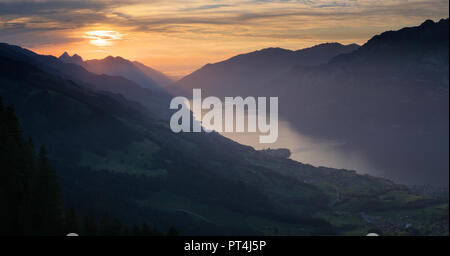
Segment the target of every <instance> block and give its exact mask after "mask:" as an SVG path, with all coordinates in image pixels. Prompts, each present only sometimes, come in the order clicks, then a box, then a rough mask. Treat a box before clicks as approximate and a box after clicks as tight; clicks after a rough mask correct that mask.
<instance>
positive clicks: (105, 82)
mask: <svg viewBox="0 0 450 256" xmlns="http://www.w3.org/2000/svg"><path fill="white" fill-rule="evenodd" d="M0 55H1V56H5V57H8V58H12V59H15V60H18V61H21V62H24V63H28V64H30V65H33V66H37V67H39V68H40V69H41V70H43V71H45V72H47V73H49V74H52V75H57V76H61V77H63V78H64V79H68V80H72V81H73V82H75V83H76V84H78V85H82V86H84V87H86V88H89V89H91V90H94V91H96V92H100V93H109V94H110V93H114V94H118V95H121V96H118V97H126V98H127V99H128V100H131V101H135V102H138V103H140V104H142V105H143V106H145V107H146V108H147V110H148V111H150V112H151V113H152V114H153V115H154V116H157V117H159V118H167V117H168V115H169V112H168V108H167V106H168V104H169V102H170V99H171V96H170V95H169V94H168V93H166V92H165V91H164V90H163V89H162V88H160V87H159V86H158V87H157V88H153V89H148V88H143V87H142V86H140V85H138V84H137V83H135V82H133V81H130V80H127V79H126V78H123V77H120V76H110V75H104V74H102V75H98V74H94V73H91V72H89V71H87V70H86V69H85V68H83V67H81V66H80V65H78V64H73V63H71V62H76V60H77V59H78V60H79V59H81V57H80V58H78V57H76V56H77V55H74V56H72V57H70V56H69V55H68V54H63V55H62V59H65V60H66V61H67V62H65V61H62V60H60V59H58V58H56V57H54V56H45V55H39V54H36V53H34V52H32V51H29V50H26V49H23V48H21V47H18V46H14V45H8V44H4V43H0ZM67 57H68V58H67ZM74 57H75V58H74ZM69 58H70V59H69Z"/></svg>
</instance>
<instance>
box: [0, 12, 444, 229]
mask: <svg viewBox="0 0 450 256" xmlns="http://www.w3.org/2000/svg"><path fill="white" fill-rule="evenodd" d="M444 23H445V22H444ZM428 24H429V22H428ZM429 25H432V26H435V24H434V23H433V24H429ZM427 26H428V25H427ZM447 26H448V20H447ZM394 38H395V37H394ZM447 40H448V37H447ZM420 45H421V44H420ZM366 48H367V47H365V46H362V47H361V48H360V47H358V46H356V45H349V46H342V45H338V44H325V45H319V46H317V47H313V48H310V49H306V50H304V51H303V52H302V51H286V50H282V49H267V50H262V51H259V52H256V53H251V54H248V55H242V56H238V57H235V58H234V59H233V60H229V61H225V62H223V63H222V64H219V65H217V66H216V64H213V65H207V66H205V67H204V68H203V71H198V72H195V73H194V74H195V75H194V74H193V75H192V76H189V77H187V78H185V79H182V80H181V81H180V82H179V83H177V84H175V85H168V86H160V85H158V87H156V86H150V84H144V82H145V81H150V79H152V80H153V81H156V78H155V79H153V78H152V77H151V76H149V75H148V74H147V73H145V72H144V71H142V70H143V69H144V68H142V67H140V70H141V71H142V73H143V74H147V75H146V76H147V78H145V80H141V79H139V80H137V77H127V76H129V75H130V74H132V73H133V72H135V71H130V70H135V68H137V67H138V66H139V64H136V63H133V62H131V61H128V60H125V59H122V58H117V57H116V58H113V57H110V58H106V59H104V60H100V61H97V62H95V63H100V62H105V63H106V62H108V64H104V65H103V64H99V65H101V66H103V67H102V68H104V69H105V70H102V68H99V69H97V70H96V71H95V72H93V71H90V70H89V67H90V65H93V64H85V63H86V61H83V60H82V58H81V57H79V56H77V55H74V56H68V54H63V55H62V56H61V57H60V58H56V57H53V56H43V55H38V54H36V53H34V52H32V51H29V50H26V49H23V48H21V47H18V46H13V45H8V44H0V85H1V86H0V97H2V100H3V102H4V103H5V104H6V105H13V106H14V109H15V112H16V114H17V116H18V118H19V120H20V124H21V127H22V129H23V131H24V133H25V134H26V135H28V136H32V137H33V139H34V141H35V144H36V145H45V146H46V148H47V149H48V158H49V160H50V162H51V163H52V165H53V166H54V167H55V169H56V170H57V173H58V177H59V182H60V185H61V188H62V196H63V201H64V204H65V206H66V207H70V208H74V209H76V210H77V211H78V212H84V213H86V212H87V213H89V214H94V215H97V216H99V215H101V214H103V213H104V212H108V213H110V214H111V215H112V216H117V217H119V218H121V219H122V220H123V221H124V222H125V223H127V224H141V223H149V224H153V225H155V226H156V227H157V228H158V229H160V230H167V228H168V227H169V226H172V225H173V226H175V227H176V228H177V230H179V231H180V233H181V234H190V235H192V234H196V235H230V234H231V235H232V234H240V235H242V234H244V235H252V234H257V235H336V234H338V235H361V234H362V235H364V234H366V233H367V232H368V231H370V230H373V229H376V230H380V231H381V232H383V233H385V234H391V235H395V234H445V233H446V232H447V234H448V193H445V192H444V193H425V192H420V189H412V188H411V187H409V186H405V185H400V184H398V183H395V182H393V181H391V180H388V179H385V178H380V177H374V176H371V175H362V174H359V173H358V172H355V171H351V170H344V169H334V168H328V167H315V166H312V165H308V164H303V163H300V162H297V161H294V160H292V159H289V158H287V157H288V156H289V152H288V151H287V150H265V151H259V150H255V149H254V148H252V147H250V146H245V145H241V144H239V143H237V142H235V141H232V140H230V139H227V138H225V137H223V136H221V135H220V134H218V133H216V132H212V133H178V134H176V133H173V132H171V130H170V128H169V117H170V114H171V111H170V110H169V109H168V106H169V102H170V99H171V97H172V95H171V94H170V90H172V89H174V90H179V89H180V88H182V89H184V90H189V89H190V87H189V86H188V85H186V84H184V83H185V81H188V80H189V79H191V78H193V77H200V76H201V75H203V73H204V72H207V73H208V72H209V71H208V70H214V69H216V68H217V69H218V71H214V77H215V79H217V80H219V79H227V78H226V77H227V76H228V75H230V74H236V73H239V72H240V70H241V68H244V67H246V66H249V70H251V69H253V71H248V72H249V77H255V79H258V81H260V80H261V79H260V78H258V74H259V76H263V75H266V74H267V75H269V76H270V78H267V79H265V80H266V81H272V80H277V81H280V83H277V86H279V87H277V88H273V86H272V87H271V84H270V83H267V84H266V86H267V87H264V88H266V89H267V91H265V89H264V90H263V89H262V88H261V87H255V88H259V90H261V95H265V94H271V93H273V91H284V94H283V95H280V97H282V98H281V99H289V102H290V103H289V104H291V106H292V105H293V104H294V103H293V101H292V98H289V97H293V96H295V95H299V94H300V93H297V91H294V92H296V93H295V94H294V93H293V91H291V90H290V87H291V86H292V87H296V88H294V89H295V90H300V89H302V86H299V85H298V84H297V83H293V84H292V83H290V82H292V81H293V80H291V78H295V79H297V80H295V81H306V80H307V81H312V80H313V77H314V79H317V81H316V80H314V81H316V82H314V83H313V85H315V86H314V87H320V90H319V91H312V92H310V93H309V94H305V91H302V93H301V95H304V96H302V99H303V100H305V102H304V103H303V102H302V101H298V102H297V103H298V104H300V105H299V106H298V107H297V109H296V111H295V112H297V113H296V114H295V115H294V114H292V112H289V111H286V109H288V108H285V107H286V106H281V107H282V108H281V110H282V112H281V115H283V116H286V117H294V116H297V117H299V118H300V117H301V118H304V120H305V121H304V122H306V123H308V122H312V123H311V124H310V125H308V126H306V127H303V126H301V125H299V126H298V127H300V128H301V127H303V128H302V129H304V131H306V132H308V131H310V130H308V129H313V128H315V129H316V130H314V131H317V133H321V132H324V131H325V130H324V129H321V126H319V125H318V124H317V123H314V119H313V117H314V116H320V117H321V118H322V119H324V120H325V121H324V122H323V124H327V125H331V127H334V129H335V130H336V131H333V132H330V133H329V134H331V135H329V136H332V137H333V136H337V135H342V136H343V135H347V134H346V133H340V131H341V130H340V129H343V127H345V126H344V123H342V122H341V123H340V122H337V121H338V120H337V119H338V118H343V120H345V121H346V122H349V116H345V115H342V113H341V112H340V111H342V110H344V109H345V110H347V111H348V110H349V109H350V110H351V109H352V108H348V107H347V106H345V107H342V106H340V105H339V104H338V105H336V104H335V103H333V102H334V101H333V100H342V98H329V99H327V98H324V96H326V94H317V93H319V92H320V93H322V92H323V91H328V92H329V94H330V95H335V96H334V97H344V96H345V95H347V97H349V98H348V99H347V100H348V102H351V103H354V100H355V99H354V98H350V95H349V91H348V90H346V89H344V90H343V89H340V88H339V89H334V90H331V89H332V88H333V86H335V85H333V84H332V85H328V86H327V87H321V86H325V85H324V83H325V82H326V81H330V80H329V79H331V78H335V81H338V82H339V83H340V80H339V79H343V78H342V77H341V76H339V74H340V73H339V72H348V74H351V72H350V71H349V70H347V69H350V67H351V68H354V69H355V70H356V71H355V72H358V73H359V72H365V71H366V70H365V69H362V70H360V69H358V67H360V66H361V65H360V64H359V63H358V65H357V64H351V63H352V62H351V61H348V59H352V60H355V59H363V58H360V57H358V58H356V57H352V56H357V55H356V53H359V52H361V54H362V53H364V51H365V50H364V49H366ZM320 49H322V50H320ZM433 49H434V47H433ZM422 50H423V49H422ZM422 52H423V54H428V52H426V51H422ZM437 52H438V53H440V50H439V49H438V50H437ZM433 53H434V52H433V51H431V53H429V54H433ZM447 53H448V48H447ZM260 54H262V57H259V56H260ZM342 54H349V55H342ZM273 56H282V57H280V61H279V62H276V61H273V62H271V61H269V60H271V59H273V58H278V57H273ZM341 56H342V57H341ZM377 56H379V55H377ZM427 56H428V55H427ZM430 56H433V57H434V56H435V55H430ZM334 57H336V58H334ZM284 58H287V59H290V60H291V62H290V64H286V66H285V67H284V68H281V67H280V68H279V69H277V70H278V71H277V72H276V73H273V74H271V73H270V72H263V71H261V70H262V69H260V68H266V67H268V66H270V65H271V64H277V65H276V66H281V65H282V64H283V63H285V61H283V60H282V59H284ZM298 58H304V60H297V59H298ZM330 59H331V61H330ZM441 59H443V61H444V64H445V56H444V57H442V58H441ZM441 59H439V58H438V59H437V61H436V60H435V59H433V61H436V62H433V63H436V66H438V64H439V65H441V64H442V63H441V62H440V61H441ZM247 61H249V62H251V63H252V64H251V65H250V64H245V63H246V62H247ZM355 61H356V60H355ZM382 61H384V60H382ZM88 62H89V61H88ZM116 62H118V63H119V64H117V63H116ZM233 62H236V63H235V64H233V65H236V66H238V67H239V68H236V69H233V70H231V71H228V67H229V66H233V65H231V64H230V63H233ZM91 63H94V62H91ZM111 63H113V64H114V65H116V64H117V65H118V66H116V67H119V66H121V65H122V64H124V65H125V66H127V67H129V68H130V69H125V70H126V71H127V72H125V73H126V74H123V73H122V74H121V73H118V72H121V71H120V68H118V69H115V68H111V69H110V70H109V67H110V66H109V65H110V64H111ZM130 63H131V64H132V65H133V66H134V68H132V67H131V66H130ZM383 64H384V63H383ZM85 65H86V67H85ZM111 65H112V64H111ZM114 65H113V66H114ZM346 65H350V66H346ZM352 65H353V66H352ZM426 65H428V62H425V63H424V64H420V65H419V66H420V67H422V66H426ZM401 66H402V65H401ZM393 67H395V66H394V64H393ZM432 67H433V68H430V69H429V70H426V71H424V72H423V74H421V75H420V76H419V77H420V78H423V77H426V78H428V77H429V76H430V77H432V76H431V75H430V74H432V72H441V71H440V69H439V70H437V71H436V70H435V69H434V67H435V66H432ZM447 67H448V54H447ZM91 68H92V67H91ZM106 69H108V70H106ZM283 69H284V71H283ZM442 69H443V68H442ZM144 70H145V69H144ZM205 70H206V71H205ZM221 70H225V71H224V72H225V74H224V73H222V71H221ZM258 70H259V71H258ZM264 70H265V69H264ZM219 71H220V72H219ZM265 71H267V70H265ZM325 71H328V72H325ZM128 72H130V73H128ZM136 72H137V71H136ZM377 72H388V71H385V70H380V71H377ZM405 72H406V71H405ZM447 72H448V71H447ZM105 73H109V74H105ZM328 73H330V74H334V76H331V77H330V76H329V75H325V74H328ZM287 74H288V75H289V76H287ZM345 74H347V73H345ZM364 74H366V73H364ZM447 74H448V73H447ZM220 75H223V77H221V76H220ZM376 75H379V73H378V74H374V75H373V76H374V77H375V76H376ZM317 76H319V77H318V78H317ZM409 76H410V75H409V73H406V75H404V76H401V78H402V79H404V78H405V77H409ZM369 77H370V76H369ZM360 78H361V76H358V77H356V76H350V77H347V78H346V79H350V80H352V79H355V81H358V80H357V79H360ZM196 79H199V78H196ZM283 79H287V82H285V80H283ZM390 79H394V80H395V78H392V77H390ZM417 79H419V78H417ZM434 79H435V80H433V81H441V83H437V84H434V85H433V88H431V91H426V92H430V93H431V92H432V94H430V95H429V94H426V95H427V97H426V98H420V97H421V96H417V97H419V99H422V100H423V101H424V102H423V104H425V103H426V104H431V103H432V104H431V105H429V106H428V107H427V108H425V109H423V110H422V111H423V115H424V116H425V115H427V116H428V117H429V120H427V121H430V122H431V123H430V127H429V129H430V130H429V131H431V132H435V131H440V130H439V129H445V128H447V130H448V117H447V119H446V121H447V127H445V119H444V120H443V119H442V118H443V117H442V116H441V115H443V114H445V113H442V112H443V110H442V109H441V107H442V106H445V104H447V110H446V111H448V89H447V90H445V85H446V86H447V88H448V76H447V83H446V84H445V79H444V80H443V81H442V77H440V80H439V79H437V78H434ZM136 80H137V81H136ZM236 80H237V79H236ZM192 81H193V80H192ZM202 81H203V80H198V82H199V86H204V87H205V92H206V91H207V92H208V93H212V92H213V91H214V90H215V89H216V88H215V87H213V86H211V87H208V86H210V85H207V84H200V82H202ZM204 81H212V80H208V79H206V78H205V80H204ZM228 81H229V80H228ZM345 81H347V80H345ZM409 81H410V80H408V81H405V85H403V84H401V85H399V86H406V85H408V84H407V82H409ZM414 81H415V80H414ZM358 82H359V81H358ZM373 83H374V82H373ZM225 84H226V85H228V86H230V87H233V86H234V85H236V84H232V83H231V84H230V83H225ZM244 84H246V83H243V82H242V84H241V85H244ZM368 84H369V85H370V84H372V82H370V83H368ZM423 84H425V82H423ZM423 84H422V83H421V82H420V81H417V82H416V83H414V84H413V85H412V86H413V88H414V89H413V90H411V91H410V90H407V89H405V88H404V87H401V88H402V89H403V90H401V91H403V92H406V96H411V95H413V96H414V95H416V94H414V93H422V92H424V91H423V90H422V89H421V88H420V86H423ZM426 84H428V82H427V83H426ZM217 85H219V83H217ZM253 85H254V86H259V85H257V84H253ZM300 85H303V83H300ZM356 85H357V83H355V84H354V85H351V88H352V90H354V89H355V87H356ZM375 85H378V84H374V86H375ZM174 86H178V87H174ZM307 86H309V87H311V86H312V85H311V84H308V85H307ZM391 86H392V85H391V84H388V85H386V87H383V88H384V89H386V88H391ZM166 87H167V88H166ZM297 87H298V88H297ZM202 88H203V87H202ZM255 88H250V87H249V88H241V89H242V91H239V90H238V89H239V88H235V89H236V90H237V93H243V94H242V95H245V92H248V93H250V92H251V91H252V90H254V89H255ZM365 88H367V87H365ZM396 88H397V87H396ZM166 89H167V90H168V91H166ZM222 89H223V90H224V93H228V90H230V88H222ZM365 90H366V89H365ZM386 90H388V89H386ZM396 90H399V89H396ZM396 90H394V91H391V90H388V92H397V91H396ZM416 90H417V91H416ZM353 92H354V93H358V95H360V96H359V97H362V98H361V100H360V101H359V103H361V111H363V110H364V111H367V109H368V106H367V105H365V104H363V103H364V101H365V100H367V98H365V95H367V93H368V92H367V91H364V90H362V91H358V90H356V91H353ZM370 92H372V91H370ZM373 92H375V93H381V91H379V90H374V91H373ZM364 93H366V94H364ZM399 93H400V90H399ZM219 94H220V93H219ZM343 95H344V96H343ZM374 95H377V94H374ZM420 95H421V94H420ZM227 96H230V95H227ZM312 96H316V97H315V98H312ZM372 96H373V95H372V94H371V95H370V97H372ZM381 96H383V97H386V95H385V94H382V95H380V96H379V97H381ZM394 96H398V94H395V95H394ZM406 96H405V98H400V99H398V98H396V100H399V101H395V102H397V103H398V102H401V103H403V102H404V101H405V100H407V99H408V98H406ZM308 97H311V98H308ZM370 97H369V98H370ZM428 97H431V98H430V99H429V98H428ZM445 97H447V98H446V99H447V101H446V102H445ZM314 99H315V100H314ZM379 99H380V98H378V100H379ZM431 99H433V100H434V101H431ZM387 100H390V98H389V97H388V98H387ZM320 101H323V102H320ZM280 102H282V100H280ZM318 102H319V103H320V104H319V105H302V104H311V103H318ZM407 103H408V101H407ZM330 104H331V105H330ZM329 105H330V106H331V107H335V108H336V109H337V111H338V112H328V113H327V111H329V107H327V108H325V109H323V110H322V109H319V110H320V112H316V111H313V110H314V109H315V108H318V106H329ZM355 106H356V105H352V106H351V107H355ZM398 106H400V107H410V105H405V106H403V105H402V104H399V105H398ZM412 106H413V107H414V108H410V110H413V111H415V110H417V109H418V107H415V105H414V104H413V105H412ZM389 107H392V105H389ZM420 107H423V105H420ZM304 108H305V109H304ZM298 109H300V110H302V111H299V110H298ZM303 109H304V111H303ZM430 110H434V111H437V112H436V113H437V114H436V115H431V116H430V115H429V114H430V112H429V111H430ZM307 111H309V114H308V112H307ZM311 111H312V112H311ZM378 111H380V110H379V109H378V108H376V109H373V112H378ZM381 111H386V110H385V109H381ZM444 112H445V111H444ZM318 114H321V115H318ZM332 114H341V115H337V117H333V116H331V115H332ZM355 114H357V113H354V112H352V113H351V115H350V116H352V115H353V117H354V115H355ZM364 114H366V113H364ZM414 116H416V115H414ZM328 118H330V119H331V120H329V119H328ZM345 118H346V119H345ZM367 119H368V120H374V119H373V117H372V116H370V118H367ZM352 120H354V119H352ZM356 120H360V119H356ZM362 120H364V119H362ZM406 120H410V119H406ZM413 120H416V119H413ZM416 121H417V122H418V125H420V124H422V123H421V122H422V121H423V120H422V119H417V120H416ZM434 121H436V122H434ZM332 122H336V123H335V124H332ZM355 122H356V121H353V122H350V123H347V129H348V126H351V127H355V130H353V131H352V133H358V129H356V128H358V127H360V126H362V125H358V124H356V123H355ZM301 123H303V122H301ZM413 124H414V123H413ZM433 125H435V126H433ZM442 125H443V127H442ZM375 127H378V126H375ZM414 128H417V127H416V126H414ZM433 129H437V130H433ZM328 131H329V129H328ZM407 131H410V130H407ZM372 132H373V133H372V135H374V134H376V133H375V132H374V131H373V130H372ZM425 134H426V133H425ZM318 135H320V134H318ZM407 135H408V134H407ZM413 135H415V136H416V137H417V133H415V134H413ZM437 135H439V136H445V135H442V134H441V133H438V134H437ZM446 136H447V138H448V133H447V135H446ZM419 138H420V137H419ZM423 138H427V137H423ZM444 138H445V137H444ZM391 139H395V137H394V138H386V140H391ZM441 139H442V137H441ZM378 140H381V139H380V138H379V137H378ZM350 141H351V140H350ZM383 141H385V139H383V140H382V141H381V142H383ZM419 142H420V141H419ZM433 142H435V141H433ZM385 143H387V142H385ZM396 143H398V141H396ZM436 143H439V142H436ZM447 143H448V139H447ZM387 145H389V144H387ZM419 145H420V146H423V145H421V144H419ZM439 145H440V144H439ZM439 150H441V148H440V147H438V148H437V149H436V152H438V153H440V152H439ZM447 150H448V149H447ZM446 159H447V163H448V155H447V156H446ZM413 160H414V159H409V161H413ZM444 160H445V158H444ZM441 161H442V159H441ZM436 165H438V163H436ZM430 166H433V165H430Z"/></svg>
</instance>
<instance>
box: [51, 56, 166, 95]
mask: <svg viewBox="0 0 450 256" xmlns="http://www.w3.org/2000/svg"><path fill="white" fill-rule="evenodd" d="M59 59H60V60H62V61H64V62H66V63H72V64H77V65H80V66H82V67H83V68H85V69H86V70H88V71H89V72H92V73H95V74H99V75H101V74H105V75H111V76H121V77H124V78H126V79H128V80H130V81H133V82H135V83H137V84H139V85H140V86H141V87H143V88H150V89H155V88H158V87H163V86H166V85H168V84H170V83H171V82H172V81H171V80H170V79H169V78H168V77H167V76H165V75H164V74H163V73H161V72H159V71H157V70H154V69H152V68H150V67H147V66H145V65H144V64H142V63H139V62H131V61H129V60H126V59H124V58H122V57H112V56H108V57H106V58H104V59H101V60H86V61H83V59H82V58H81V57H80V56H79V55H77V54H74V55H73V56H70V55H69V54H68V53H67V52H64V53H63V54H62V55H61V56H60V57H59Z"/></svg>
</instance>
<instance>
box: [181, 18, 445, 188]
mask: <svg viewBox="0 0 450 256" xmlns="http://www.w3.org/2000/svg"><path fill="white" fill-rule="evenodd" d="M448 29H449V28H448V19H445V20H441V21H439V22H436V23H435V22H433V21H426V22H424V23H423V24H422V25H420V26H417V27H412V28H405V29H402V30H400V31H390V32H385V33H382V34H381V35H378V36H375V37H373V38H372V39H371V40H369V41H368V42H367V43H366V44H365V45H363V46H362V47H360V48H359V49H357V50H355V51H352V52H350V53H347V54H341V55H339V56H336V57H334V58H333V59H331V60H330V62H329V63H322V64H320V65H314V64H311V65H309V66H306V65H296V66H295V67H291V68H287V69H284V70H283V68H284V66H283V65H281V64H280V61H278V59H277V58H274V57H272V56H271V55H269V56H270V58H267V59H266V60H265V61H264V62H263V63H265V64H261V65H260V66H257V65H255V63H258V62H254V63H252V62H249V63H250V64H249V65H248V66H249V67H248V68H247V69H245V68H241V66H244V65H243V64H242V65H241V64H240V63H239V62H238V61H231V60H233V58H232V59H230V60H229V61H227V62H225V63H217V64H213V65H209V66H207V67H204V68H202V69H200V70H198V71H196V72H194V73H192V74H191V75H189V76H187V77H186V78H185V79H182V80H181V81H179V82H178V83H177V86H178V88H177V89H184V90H186V94H189V93H191V91H190V90H191V89H192V87H196V88H202V93H203V95H204V96H206V95H214V96H218V97H225V96H248V95H249V96H278V97H279V104H280V106H279V113H280V118H281V119H283V120H286V121H288V122H289V123H290V124H291V125H292V126H293V127H294V129H295V130H296V131H297V132H299V133H300V134H302V135H305V136H309V137H312V138H314V139H315V140H319V141H326V142H327V141H329V142H330V143H333V144H337V146H333V150H334V151H335V152H339V153H342V154H343V155H349V156H352V155H355V156H359V157H360V158H361V159H363V161H364V162H365V164H364V165H365V168H367V169H366V170H365V171H367V172H370V173H372V174H376V175H380V176H384V177H388V178H391V179H395V180H396V181H398V182H402V183H415V184H427V183H428V184H430V183H431V184H435V185H436V184H437V185H444V186H447V185H448V174H449V172H448V170H449V158H448V154H449V151H448V148H449V144H448V138H449V137H448V129H449V125H448V124H449V119H448V114H449V113H448V98H449V95H448V92H449V91H448V86H449V73H448V70H449V66H448V56H449V55H448ZM271 51H274V50H271ZM276 51H277V52H278V54H277V56H280V55H281V54H287V53H286V51H282V50H279V49H278V50H276ZM263 52H264V51H263ZM252 55H258V53H257V52H256V53H251V54H250V56H252ZM244 56H245V55H244ZM235 58H236V59H240V58H241V57H240V56H237V57H235ZM272 59H274V61H273V62H272V61H271V60H272ZM231 63H233V64H231ZM272 63H273V66H274V69H273V70H274V71H273V72H272V69H267V68H266V67H265V66H270V67H271V66H272ZM315 64H317V63H315ZM264 65H265V66H264ZM276 66H280V67H281V69H277V67H276ZM249 69H251V71H249ZM237 70H238V71H242V73H239V72H238V71H237ZM207 71H208V72H207ZM253 74H254V75H253ZM266 74H269V75H266ZM254 77H256V78H254ZM280 136H283V135H282V134H280ZM336 142H337V143H336ZM298 147H301V145H299V146H298ZM293 150H294V152H293V153H295V149H293Z"/></svg>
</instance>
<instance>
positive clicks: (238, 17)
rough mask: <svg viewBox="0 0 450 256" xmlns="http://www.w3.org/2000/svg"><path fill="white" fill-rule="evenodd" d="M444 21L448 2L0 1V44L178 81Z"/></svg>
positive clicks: (306, 0) (421, 0)
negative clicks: (258, 54) (264, 54)
mask: <svg viewBox="0 0 450 256" xmlns="http://www.w3.org/2000/svg"><path fill="white" fill-rule="evenodd" d="M448 16H449V0H342V1H339V0H337V1H330V0H317V1H313V0H277V1H271V0H240V1H238V0H189V1H187V0H184V1H180V0H171V1H170V0H165V1H159V0H145V1H144V0H126V1H125V0H85V1H81V0H58V1H57V0H32V1H31V0H25V1H21V0H0V42H6V43H10V44H16V45H20V46H23V47H26V48H28V49H31V50H33V51H36V52H37V53H40V54H50V55H54V56H59V55H61V54H62V53H63V52H64V51H67V52H68V53H69V54H71V55H72V54H75V53H77V54H79V55H81V56H82V57H83V58H84V59H94V58H95V59H98V58H104V57H106V56H110V55H111V56H122V57H124V58H127V59H130V60H138V61H140V62H142V63H144V64H146V65H148V66H150V67H153V68H156V69H158V70H160V71H162V72H164V73H166V74H168V75H170V76H174V77H180V76H183V75H186V74H189V73H190V72H192V71H194V70H195V69H198V68H200V67H201V66H203V65H205V64H207V63H214V62H218V61H221V60H224V59H226V58H229V57H232V56H234V55H237V54H240V53H245V52H251V51H254V50H259V49H262V48H267V47H282V48H286V49H291V50H297V49H302V48H305V47H310V46H313V45H316V44H319V43H325V42H339V43H342V44H349V43H358V44H364V43H365V42H366V41H367V40H368V39H370V38H371V37H372V36H373V35H375V34H379V33H381V32H383V31H387V30H395V29H400V28H402V27H406V26H416V25H419V24H421V23H422V22H423V21H425V20H426V19H432V20H435V21H437V20H439V19H441V18H447V17H448Z"/></svg>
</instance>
